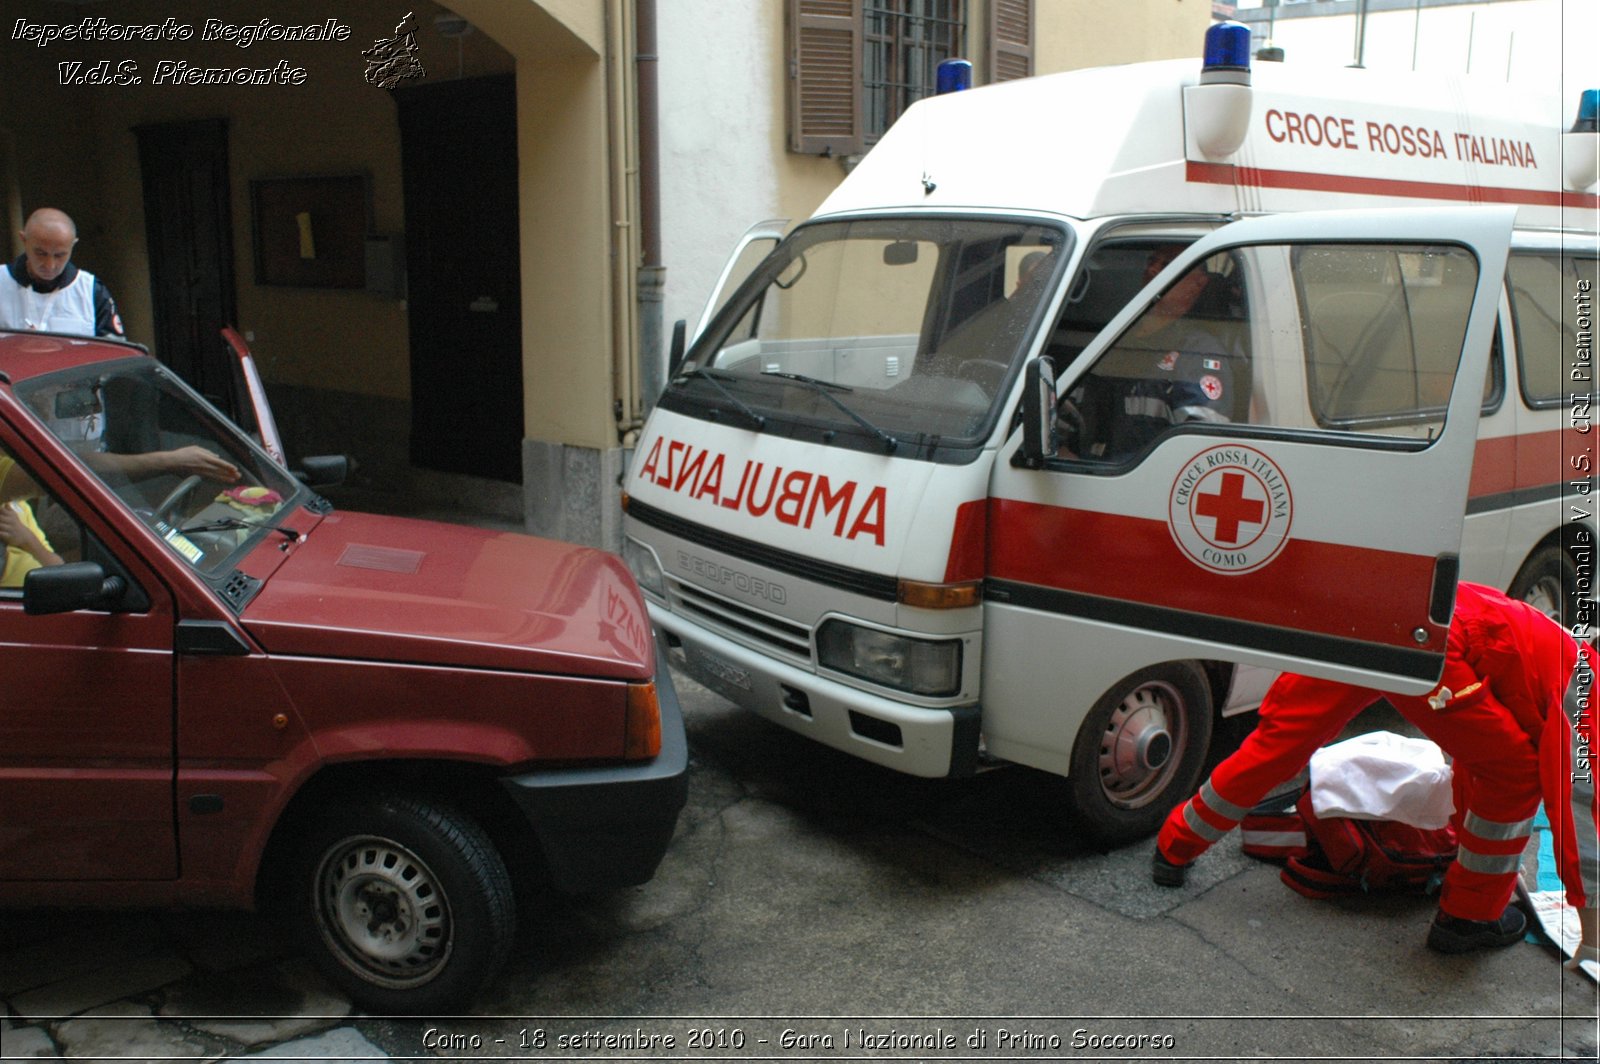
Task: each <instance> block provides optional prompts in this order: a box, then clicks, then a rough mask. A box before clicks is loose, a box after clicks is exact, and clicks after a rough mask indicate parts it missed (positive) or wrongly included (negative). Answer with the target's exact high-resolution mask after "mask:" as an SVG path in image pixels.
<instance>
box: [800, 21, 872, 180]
mask: <svg viewBox="0 0 1600 1064" xmlns="http://www.w3.org/2000/svg"><path fill="white" fill-rule="evenodd" d="M789 49H790V51H789V150H790V151H795V152H801V153H804V154H806V155H855V154H859V153H860V152H861V151H863V150H864V144H863V142H862V137H861V0H789Z"/></svg>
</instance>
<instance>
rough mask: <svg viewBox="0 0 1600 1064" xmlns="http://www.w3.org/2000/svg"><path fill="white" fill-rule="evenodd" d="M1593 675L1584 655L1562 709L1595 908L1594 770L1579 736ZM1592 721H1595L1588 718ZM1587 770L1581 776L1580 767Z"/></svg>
mask: <svg viewBox="0 0 1600 1064" xmlns="http://www.w3.org/2000/svg"><path fill="white" fill-rule="evenodd" d="M1593 686H1594V672H1593V670H1591V669H1590V668H1589V662H1588V659H1587V658H1585V657H1584V655H1583V654H1582V652H1580V653H1579V654H1578V663H1577V665H1575V666H1574V667H1573V670H1572V680H1571V682H1570V683H1568V684H1567V694H1566V698H1565V699H1563V700H1562V704H1561V708H1562V710H1563V711H1564V712H1565V713H1566V715H1567V722H1568V724H1569V725H1570V727H1568V728H1567V736H1568V738H1567V743H1568V749H1567V767H1568V769H1569V771H1571V773H1572V776H1571V780H1572V800H1571V803H1570V804H1571V806H1572V832H1573V835H1574V836H1575V837H1576V839H1577V843H1578V875H1579V877H1580V878H1581V879H1582V880H1583V893H1584V895H1585V899H1584V900H1585V903H1586V904H1587V905H1589V906H1593V905H1594V904H1595V903H1596V900H1597V899H1600V850H1597V844H1596V840H1595V822H1594V767H1593V763H1592V761H1591V760H1590V759H1591V757H1592V756H1593V755H1592V752H1591V750H1590V749H1589V746H1588V741H1591V739H1592V737H1590V736H1580V735H1579V734H1578V725H1579V723H1581V722H1582V721H1583V720H1584V713H1583V711H1584V709H1585V708H1586V707H1587V706H1588V705H1589V698H1590V696H1591V694H1592V693H1593V691H1592V688H1593ZM1589 719H1590V720H1593V717H1590V718H1589ZM1579 765H1584V766H1586V771H1584V772H1583V773H1582V775H1579V773H1578V766H1579Z"/></svg>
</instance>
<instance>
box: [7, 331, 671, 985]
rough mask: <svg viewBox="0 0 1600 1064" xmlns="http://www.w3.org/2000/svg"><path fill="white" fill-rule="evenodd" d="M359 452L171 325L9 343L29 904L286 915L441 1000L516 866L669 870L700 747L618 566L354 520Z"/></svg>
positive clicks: (338, 960) (304, 936) (14, 749)
mask: <svg viewBox="0 0 1600 1064" xmlns="http://www.w3.org/2000/svg"><path fill="white" fill-rule="evenodd" d="M342 464H343V463H342V460H338V461H334V462H324V463H308V465H310V466H311V468H312V469H313V471H314V473H313V475H307V474H304V473H302V474H301V475H300V476H299V477H296V476H291V475H290V473H288V472H287V471H286V470H285V469H284V468H283V467H282V466H281V465H279V464H278V463H277V462H275V461H274V460H273V459H272V458H271V457H269V455H268V453H267V452H266V451H265V450H263V449H262V448H261V447H260V446H259V445H257V444H256V443H255V442H254V441H252V440H251V439H249V438H248V437H246V436H245V435H243V434H242V433H241V432H240V431H239V430H238V429H237V428H236V427H234V425H233V424H232V423H231V422H229V421H227V420H226V419H225V418H224V417H223V416H222V415H221V414H219V413H218V412H217V411H216V410H215V409H214V408H212V407H211V406H210V405H208V404H207V403H206V402H205V401H203V400H202V399H200V398H199V397H198V396H197V395H196V394H195V393H194V392H193V391H192V390H191V389H190V388H189V387H188V386H187V385H186V384H184V383H183V382H182V381H181V380H179V379H178V378H177V377H176V376H175V375H174V374H172V373H171V372H169V371H168V370H166V369H165V368H164V367H163V366H162V365H161V364H160V363H158V362H157V361H156V360H155V359H153V358H151V357H149V356H148V355H147V354H145V353H144V352H143V350H142V349H140V348H137V347H133V346H130V345H125V344H119V343H114V342H107V341H98V340H85V339H81V338H73V337H65V336H50V335H42V334H37V333H26V334H7V333H0V504H3V506H0V509H3V510H4V511H5V513H3V514H0V531H4V532H6V533H7V534H6V537H5V538H6V539H7V542H8V543H20V544H21V545H20V546H12V547H10V548H9V549H8V550H7V565H6V569H5V576H4V581H3V582H4V583H5V584H6V585H9V586H4V587H0V662H3V669H0V671H3V673H4V676H5V678H6V680H5V687H4V692H5V693H4V694H3V695H0V905H5V906H11V907H16V906H37V905H64V906H77V905H86V906H113V905H114V906H196V907H198V906H230V907H250V906H257V905H259V906H263V907H274V908H278V907H281V909H282V911H283V912H284V913H285V914H286V915H287V916H289V917H290V918H291V919H292V921H293V923H294V926H295V927H296V929H297V932H298V934H299V935H300V937H301V940H302V941H303V943H304V945H305V947H306V948H307V950H308V951H309V952H310V953H311V954H312V955H314V956H315V957H316V958H317V960H318V962H319V963H320V964H321V966H322V967H323V969H324V970H325V971H326V972H327V973H328V974H329V976H330V977H331V978H332V979H333V980H334V981H335V982H336V983H338V984H339V985H340V986H342V987H343V988H344V989H345V990H346V991H347V992H348V993H349V994H350V996H351V997H352V998H353V999H354V1000H355V1001H356V1002H357V1003H359V1004H360V1005H362V1006H363V1007H365V1008H367V1009H370V1010H373V1011H383V1012H402V1013H430V1012H433V1013H437V1012H445V1011H451V1010H455V1009H459V1008H460V1007H462V1006H463V1005H464V1004H465V1003H466V1002H467V1001H469V1000H470V998H471V997H472V995H473V994H474V993H475V992H476V991H477V990H478V988H479V987H481V986H482V984H483V982H484V981H485V980H486V979H487V978H489V976H490V975H492V974H493V973H494V971H495V969H496V968H497V966H498V965H499V964H500V963H501V962H502V961H504V960H505V958H506V955H507V952H508V950H509V949H510V945H511V942H512V930H513V927H514V923H515V919H516V912H515V907H516V894H515V893H514V892H513V889H512V885H513V879H514V877H515V876H517V875H523V874H537V875H539V876H542V877H543V880H544V881H545V882H547V883H549V884H550V885H553V886H554V887H556V888H558V889H561V890H568V891H580V890H596V889H610V888H617V887H622V886H628V885H633V884H638V883H642V882H644V881H646V880H648V879H649V878H650V877H651V876H652V875H653V874H654V871H655V869H656V866H657V864H658V863H659V862H660V860H661V858H662V855H663V853H664V852H665V850H666V848H667V845H668V842H669V841H670V839H671V837H672V833H673V829H674V826H675V824H676V822H677V817H678V813H679V811H680V810H681V808H682V807H683V804H684V800H685V793H686V783H685V772H686V765H687V751H686V746H685V741H684V733H683V721H682V717H681V715H680V713H679V710H678V705H677V699H676V696H675V695H674V693H673V690H672V686H671V680H670V677H669V674H668V672H667V670H666V668H665V666H664V665H663V664H662V660H661V659H660V658H659V657H658V656H657V654H656V651H655V647H654V644H653V640H652V637H651V634H650V626H649V622H648V620H647V618H646V614H645V608H644V603H643V601H642V599H641V597H640V594H639V591H638V588H637V587H636V586H635V584H634V582H633V579H632V577H631V576H629V574H628V572H627V570H626V568H625V567H624V566H623V565H622V563H621V561H620V560H619V559H617V558H616V557H614V556H613V555H611V554H608V553H605V552H602V551H598V550H593V549H588V548H583V547H577V546H573V545H570V544H564V543H555V542H550V541H547V540H541V539H536V538H533V537H530V536H524V535H517V534H508V533H499V532H493V531H488V530H484V529H477V528H468V527H462V526H455V525H446V524H437V523H432V522H426V521H415V520H406V519H399V518H392V517H377V516H372V515H367V514H359V513H343V512H337V511H335V510H334V509H333V508H332V507H331V506H329V505H328V503H327V502H326V501H325V500H324V499H322V498H321V497H320V496H318V495H317V494H316V493H315V492H314V491H313V490H312V487H311V486H308V484H307V483H305V481H307V480H310V481H316V480H317V479H318V477H317V475H315V474H316V473H321V474H322V475H323V476H324V477H326V476H327V475H328V474H329V473H330V472H332V473H333V475H336V476H337V475H342ZM324 482H325V481H324ZM18 529H27V530H29V531H26V532H20V531H18ZM36 533H37V535H36ZM35 540H37V542H35Z"/></svg>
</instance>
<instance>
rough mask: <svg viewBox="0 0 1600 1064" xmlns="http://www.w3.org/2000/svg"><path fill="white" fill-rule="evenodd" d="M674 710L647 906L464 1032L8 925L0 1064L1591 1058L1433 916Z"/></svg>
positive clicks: (64, 934)
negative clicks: (671, 779)
mask: <svg viewBox="0 0 1600 1064" xmlns="http://www.w3.org/2000/svg"><path fill="white" fill-rule="evenodd" d="M679 688H680V695H681V696H682V701H683V703H684V708H685V714H686V717H687V719H688V723H689V730H690V747H691V751H692V755H693V756H692V763H691V796H690V804H689V807H688V808H687V809H686V810H685V813H684V816H683V818H682V820H681V822H680V825H679V831H678V835H677V837H676V839H675V840H674V843H673V847H672V850H671V851H670V852H669V853H668V855H667V858H666V860H665V862H664V863H663V865H662V867H661V870H660V872H659V873H658V875H657V876H656V878H655V880H653V881H652V882H651V883H649V884H647V885H645V886H643V887H639V888H636V889H633V890H629V891H623V892H619V893H617V894H611V895H602V896H598V897H592V898H576V899H574V898H560V897H548V898H542V899H537V901H538V903H537V904H536V905H534V906H532V907H531V908H530V909H529V910H528V911H526V912H525V913H524V916H523V919H522V922H521V927H520V929H519V933H518V940H517V943H516V945H515V947H514V950H513V957H512V961H511V963H510V964H509V965H508V966H507V968H506V970H505V972H504V973H502V975H501V976H500V977H499V978H498V979H496V980H495V981H494V982H493V983H492V984H491V985H490V987H489V988H488V989H487V990H486V992H485V993H484V994H483V995H482V996H481V998H480V1000H479V1001H478V1002H477V1004H476V1008H475V1012H474V1015H472V1016H469V1017H455V1018H446V1019H420V1018H404V1019H395V1018H382V1017H373V1016H367V1015H362V1014H359V1013H357V1012H354V1011H352V1009H351V1007H350V1004H349V1002H347V1001H346V1000H345V999H344V998H342V997H341V996H340V995H339V994H337V993H336V992H334V991H332V990H331V989H330V988H329V987H328V986H327V985H326V984H325V983H324V982H323V981H322V980H321V979H320V977H319V976H318V975H317V974H316V973H315V972H314V971H313V970H312V969H311V967H310V966H309V965H308V963H307V962H306V961H305V960H304V959H303V958H302V957H300V956H298V955H296V953H295V952H294V951H293V949H292V948H290V947H289V946H288V945H286V943H285V941H284V937H283V936H282V935H281V934H280V933H279V931H278V930H277V929H276V928H274V927H273V926H271V925H269V924H268V923H267V922H265V921H264V920H262V919H260V918H258V917H256V916H253V915H250V914H238V913H156V912H149V911H136V912H128V913H93V912H58V911H47V912H24V913H15V912H12V913H0V1002H3V1008H0V1057H3V1058H4V1059H5V1060H8V1061H9V1060H14V1059H33V1058H56V1057H70V1058H74V1059H117V1060H124V1061H126V1060H140V1061H157V1060H186V1061H200V1060H203V1061H216V1060H253V1059H293V1060H307V1061H311V1060H315V1061H319V1062H325V1061H340V1060H352V1061H355V1060H360V1061H370V1060H405V1059H426V1060H436V1059H474V1060H477V1059H513V1058H515V1059H538V1058H540V1057H543V1056H545V1055H546V1054H551V1055H558V1056H564V1057H565V1058H566V1059H606V1060H633V1059H639V1058H640V1057H653V1058H654V1059H666V1058H672V1057H674V1056H684V1055H692V1056H701V1057H720V1058H721V1059H724V1060H730V1059H746V1058H760V1057H764V1056H771V1057H783V1058H786V1059H818V1058H825V1057H829V1056H848V1057H853V1058H854V1059H858V1060H860V1059H879V1058H882V1059H888V1058H890V1057H896V1056H897V1057H899V1058H901V1059H908V1058H909V1059H927V1058H929V1057H940V1058H943V1059H952V1060H954V1059H981V1058H987V1059H1000V1058H1007V1059H1013V1060H1042V1059H1062V1058H1077V1059H1084V1058H1089V1057H1094V1056H1096V1055H1097V1054H1096V1053H1095V1052H1094V1050H1093V1045H1099V1046H1102V1047H1112V1048H1115V1044H1114V1043H1113V1042H1106V1041H1101V1042H1098V1043H1093V1044H1089V1043H1088V1039H1090V1038H1101V1039H1106V1038H1110V1039H1117V1038H1129V1037H1133V1036H1135V1035H1143V1036H1145V1037H1146V1038H1147V1039H1157V1040H1156V1041H1148V1042H1147V1043H1145V1046H1146V1050H1147V1051H1148V1052H1149V1053H1150V1055H1151V1056H1154V1057H1158V1058H1160V1059H1166V1060H1172V1059H1179V1058H1180V1057H1205V1058H1208V1059H1213V1060H1229V1059H1232V1060H1269V1059H1279V1058H1286V1057H1298V1058H1306V1057H1315V1058H1319V1059H1350V1060H1382V1059H1406V1060H1410V1061H1418V1060H1457V1059H1466V1058H1469V1057H1482V1056H1493V1057H1495V1058H1497V1059H1502V1060H1504V1059H1533V1058H1540V1059H1552V1058H1561V1057H1565V1058H1568V1059H1593V1058H1594V1056H1595V1051H1596V1044H1597V1043H1596V1018H1595V1017H1596V993H1595V987H1594V985H1593V984H1592V983H1590V982H1589V981H1587V980H1586V979H1584V978H1583V977H1582V976H1579V975H1575V974H1570V973H1564V972H1563V971H1562V970H1561V969H1560V967H1559V965H1558V964H1557V963H1556V961H1555V959H1554V955H1553V953H1552V952H1551V951H1550V950H1548V949H1547V948H1546V947H1543V946H1540V945H1536V944H1531V943H1529V944H1519V945H1516V946H1513V947H1511V948H1509V949H1506V950H1502V951H1498V952H1496V953H1493V954H1489V955H1477V956H1470V957H1461V958H1442V957H1438V956H1436V955H1433V954H1430V953H1429V952H1428V951H1426V950H1425V949H1423V948H1422V937H1423V934H1424V932H1425V930H1426V927H1427V922H1428V919H1429V916H1430V915H1431V902H1430V901H1429V900H1428V899H1425V898H1364V899H1357V900H1355V901H1350V902H1341V903H1331V902H1313V901H1309V900H1307V899H1304V898H1301V897H1300V896H1298V895H1296V894H1293V893H1292V892H1290V891H1288V890H1287V889H1286V888H1285V887H1283V886H1282V885H1281V884H1280V883H1278V882H1277V879H1276V875H1275V872H1274V870H1273V869H1271V868H1270V867H1267V866H1264V865H1260V864H1257V863H1255V862H1252V861H1250V860H1249V859H1248V858H1245V857H1243V856H1242V855H1241V854H1240V853H1239V852H1238V846H1237V841H1236V839H1233V840H1226V841H1224V842H1223V843H1222V844H1220V845H1219V846H1218V847H1216V848H1215V849H1214V850H1213V851H1212V852H1211V853H1209V854H1207V856H1206V858H1205V859H1203V860H1202V862H1201V863H1200V864H1199V865H1197V867H1196V870H1195V873H1194V874H1193V875H1192V876H1191V881H1190V882H1189V883H1188V884H1187V885H1186V886H1185V887H1184V888H1182V889H1180V890H1162V889H1160V888H1156V887H1154V886H1152V885H1151V884H1150V882H1149V878H1148V861H1149V844H1148V843H1144V844H1139V845H1135V846H1130V847H1127V848H1125V849H1122V850H1116V851H1112V852H1109V853H1101V852H1095V851H1093V850H1086V849H1084V848H1082V847H1081V846H1077V845H1075V844H1074V843H1073V842H1072V840H1071V836H1070V834H1069V833H1068V832H1067V831H1066V830H1065V829H1064V827H1063V825H1062V823H1061V820H1060V818H1059V817H1058V816H1057V814H1056V809H1057V807H1058V805H1059V783H1058V781H1054V780H1049V779H1047V778H1045V777H1042V776H1038V775H1036V774H1030V773H1027V772H1024V771H1022V770H1007V771H1004V772H995V773H988V774H985V775H981V776H979V777H977V778H975V779H970V780H958V781H937V780H914V779H909V778H907V777H902V776H898V775H895V774H893V773H890V772H887V771H885V770H882V769H878V768H876V767H874V766H871V765H866V764H863V763H861V762H858V761H855V760H853V759H850V758H848V757H845V756H843V755H839V754H836V753H834V752H832V751H828V750H825V749H822V748H820V747H817V746H815V745H813V744H809V743H807V742H805V741H803V740H801V739H798V738H796V737H794V736H791V735H789V734H787V733H786V732H783V731H781V730H779V729H777V728H774V727H772V726H770V725H768V724H766V723H764V722H762V721H759V720H757V719H755V718H754V717H752V716H750V715H748V714H745V713H743V712H742V711H739V710H736V709H734V708H733V707H731V706H729V705H728V704H727V703H726V702H724V701H723V700H721V699H720V698H718V697H716V696H715V695H713V694H711V693H710V692H708V691H705V690H704V689H703V688H699V687H698V686H697V685H695V684H693V683H691V682H689V681H681V682H680V684H679ZM786 1030H787V1031H789V1032H791V1033H790V1035H789V1036H788V1043H789V1044H790V1045H794V1046H796V1047H795V1048H786V1047H785V1045H784V1044H783V1043H784V1040H785V1036H784V1035H783V1032H784V1031H786ZM952 1032H960V1033H961V1040H960V1041H959V1042H958V1043H957V1045H956V1046H955V1047H954V1048H950V1049H937V1047H940V1046H943V1045H945V1043H943V1042H942V1041H941V1040H942V1039H944V1038H946V1037H955V1035H954V1034H953V1033H952ZM980 1035H981V1036H982V1037H983V1038H984V1039H985V1040H986V1045H985V1046H984V1047H982V1048H981V1049H978V1048H971V1047H969V1046H968V1045H967V1044H966V1042H965V1038H967V1037H974V1038H976V1037H979V1036H980ZM665 1037H672V1038H674V1039H675V1042H674V1044H673V1045H672V1046H671V1047H664V1046H663V1044H662V1043H661V1042H660V1041H659V1039H661V1038H665ZM735 1037H737V1039H738V1040H739V1041H740V1042H741V1043H742V1044H739V1045H735V1044H732V1042H733V1040H734V1039H735ZM846 1037H848V1038H849V1039H850V1042H849V1043H848V1044H846V1043H844V1039H845V1038H846ZM864 1037H865V1038H866V1039H868V1040H871V1039H873V1038H878V1037H882V1038H888V1039H891V1041H890V1042H888V1043H882V1042H880V1043H877V1044H876V1045H875V1046H874V1047H871V1048H865V1047H863V1046H862V1040H863V1038H864ZM561 1038H565V1039H567V1041H565V1042H564V1043H562V1044H561V1045H560V1046H558V1045H557V1042H556V1040H557V1039H561ZM692 1038H698V1039H700V1040H701V1041H707V1040H709V1042H708V1045H707V1046H706V1051H704V1052H699V1053H689V1052H688V1042H689V1041H690V1039H692ZM1162 1038H1170V1039H1171V1040H1172V1041H1171V1045H1170V1047H1168V1044H1167V1043H1166V1042H1164V1041H1160V1040H1159V1039H1162ZM629 1039H632V1041H629ZM650 1039H658V1041H656V1042H654V1043H652V1042H650ZM719 1039H721V1041H719ZM762 1039H766V1043H765V1045H763V1044H762V1042H761V1040H762ZM895 1039H897V1040H899V1042H898V1044H900V1045H902V1046H905V1045H911V1044H912V1043H913V1042H914V1043H915V1048H912V1049H909V1050H908V1049H904V1048H902V1049H900V1050H898V1051H896V1050H894V1049H893V1048H892V1046H893V1045H895V1044H896V1043H895V1042H894V1041H892V1040H895ZM1001 1039H1005V1040H1007V1041H1006V1044H1005V1045H1004V1047H1002V1045H1001V1044H1000V1040H1001ZM1052 1039H1055V1040H1056V1041H1055V1042H1054V1043H1052V1041H1051V1040H1052ZM1074 1039H1076V1040H1077V1041H1081V1042H1084V1043H1085V1044H1086V1045H1088V1046H1089V1047H1088V1048H1084V1047H1080V1046H1078V1045H1077V1042H1075V1041H1073V1040H1074ZM539 1040H543V1045H542V1047H541V1046H540V1045H539ZM608 1040H609V1041H608ZM884 1045H888V1046H890V1047H891V1048H887V1049H885V1048H882V1047H883V1046H884ZM1052 1046H1054V1048H1052ZM563 1047H564V1050H565V1051H564V1052H557V1050H558V1049H561V1048H563ZM619 1047H620V1048H619ZM918 1049H920V1050H922V1051H921V1052H918V1051H917V1050H918ZM935 1049H937V1051H934V1050H935ZM1109 1055H1111V1056H1116V1057H1121V1058H1124V1059H1130V1058H1138V1057H1139V1056H1140V1054H1139V1052H1136V1051H1132V1052H1131V1051H1129V1050H1128V1049H1126V1048H1116V1050H1115V1052H1111V1053H1110V1054H1109Z"/></svg>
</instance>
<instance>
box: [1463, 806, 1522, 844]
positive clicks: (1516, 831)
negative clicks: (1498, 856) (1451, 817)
mask: <svg viewBox="0 0 1600 1064" xmlns="http://www.w3.org/2000/svg"><path fill="white" fill-rule="evenodd" d="M1461 826H1462V827H1464V828H1466V829H1467V830H1468V831H1470V832H1472V834H1474V835H1476V836H1477V837H1478V838H1480V839H1487V840H1490V841H1492V842H1509V841H1511V840H1512V839H1525V838H1527V837H1528V833H1529V832H1531V831H1532V830H1533V818H1532V817H1529V818H1528V819H1526V820H1490V819H1488V818H1487V817H1481V816H1479V815H1478V814H1477V813H1474V812H1472V810H1470V809H1469V810H1467V816H1466V819H1464V820H1463V821H1462V822H1461Z"/></svg>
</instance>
